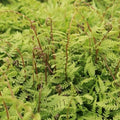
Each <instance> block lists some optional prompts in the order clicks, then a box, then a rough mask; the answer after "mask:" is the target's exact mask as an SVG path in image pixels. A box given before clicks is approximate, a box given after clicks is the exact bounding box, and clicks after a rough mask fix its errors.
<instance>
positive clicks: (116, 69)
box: [115, 60, 120, 76]
mask: <svg viewBox="0 0 120 120" xmlns="http://www.w3.org/2000/svg"><path fill="white" fill-rule="evenodd" d="M119 65H120V60H119V61H118V64H117V66H116V68H115V76H116V74H117V71H118V68H119Z"/></svg>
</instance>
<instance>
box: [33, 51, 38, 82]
mask: <svg viewBox="0 0 120 120" xmlns="http://www.w3.org/2000/svg"><path fill="white" fill-rule="evenodd" d="M34 66H35V73H36V77H37V80H38V70H37V64H36V61H35V53H34V50H33V69H34ZM33 75H34V73H33Z"/></svg>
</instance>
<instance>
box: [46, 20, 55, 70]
mask: <svg viewBox="0 0 120 120" xmlns="http://www.w3.org/2000/svg"><path fill="white" fill-rule="evenodd" d="M48 20H50V39H51V41H52V44H53V45H54V43H53V42H54V38H53V21H52V19H51V18H47V20H46V25H47V26H49V24H48V23H47V21H48ZM51 41H50V42H51ZM52 56H53V59H54V60H56V55H55V50H54V49H53V48H52ZM54 69H55V71H56V65H55V67H54Z"/></svg>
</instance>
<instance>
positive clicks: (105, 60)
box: [104, 57, 115, 80]
mask: <svg viewBox="0 0 120 120" xmlns="http://www.w3.org/2000/svg"><path fill="white" fill-rule="evenodd" d="M104 62H105V65H106V67H107V69H108V71H109V73H110V75H111V76H112V78H113V80H115V76H114V75H113V73H112V71H111V69H110V68H109V66H108V64H107V59H106V57H104Z"/></svg>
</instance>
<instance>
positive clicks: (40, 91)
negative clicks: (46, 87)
mask: <svg viewBox="0 0 120 120" xmlns="http://www.w3.org/2000/svg"><path fill="white" fill-rule="evenodd" d="M42 82H43V77H42V79H41V86H40V88H39V101H38V112H40V104H41V93H42V86H43V85H42Z"/></svg>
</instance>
